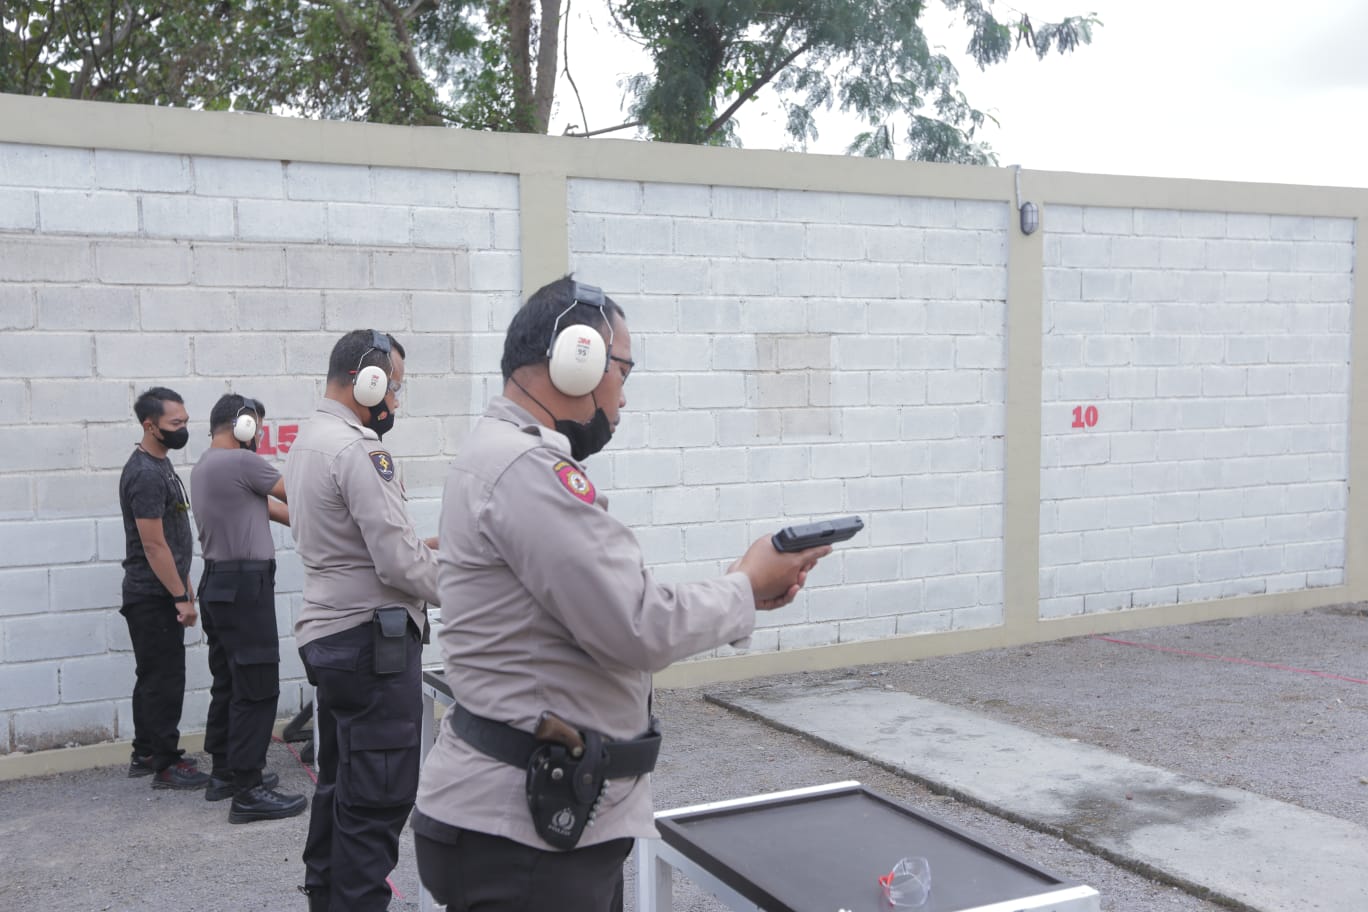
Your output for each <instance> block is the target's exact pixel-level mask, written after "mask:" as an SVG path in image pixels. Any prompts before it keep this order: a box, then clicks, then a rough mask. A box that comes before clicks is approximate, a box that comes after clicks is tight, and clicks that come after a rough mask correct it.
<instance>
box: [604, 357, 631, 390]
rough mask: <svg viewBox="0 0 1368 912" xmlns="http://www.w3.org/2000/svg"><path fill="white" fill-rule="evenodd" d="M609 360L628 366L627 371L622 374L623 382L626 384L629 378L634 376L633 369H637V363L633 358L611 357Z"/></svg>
mask: <svg viewBox="0 0 1368 912" xmlns="http://www.w3.org/2000/svg"><path fill="white" fill-rule="evenodd" d="M608 360H609V361H616V362H617V363H618V364H625V365H627V369H626V370H625V371H623V372H622V382H623V383H626V382H627V378H628V377H630V376H632V368H634V367H636V362H635V361H633V360H632V359H631V358H619V357H618V356H617V355H609V356H608Z"/></svg>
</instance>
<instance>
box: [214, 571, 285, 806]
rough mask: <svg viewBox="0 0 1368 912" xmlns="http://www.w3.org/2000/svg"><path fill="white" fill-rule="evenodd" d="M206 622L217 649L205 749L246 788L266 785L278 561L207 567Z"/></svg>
mask: <svg viewBox="0 0 1368 912" xmlns="http://www.w3.org/2000/svg"><path fill="white" fill-rule="evenodd" d="M199 597H200V615H201V618H200V619H201V621H202V622H203V623H204V636H205V640H206V642H207V643H208V645H209V673H210V674H211V675H213V684H212V686H211V687H210V690H209V715H208V718H207V719H206V720H205V725H204V749H205V751H207V752H208V753H209V754H210V755H211V756H212V757H213V758H214V773H215V775H218V776H223V777H226V775H227V774H228V773H229V772H230V771H231V773H232V777H233V779H234V782H235V783H236V785H237V787H238V788H239V789H248V788H251V787H253V786H255V785H257V784H259V783H260V782H261V769H262V767H264V766H265V765H266V752H267V750H268V749H269V748H270V746H271V730H272V727H273V726H274V725H275V718H276V708H277V706H276V704H277V703H278V701H279V698H280V639H279V635H278V634H277V632H276V615H275V561H273V560H258V561H206V562H205V566H204V575H203V576H202V577H201V578H200V585H199Z"/></svg>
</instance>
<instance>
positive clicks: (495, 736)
mask: <svg viewBox="0 0 1368 912" xmlns="http://www.w3.org/2000/svg"><path fill="white" fill-rule="evenodd" d="M450 719H451V730H452V731H454V732H455V733H456V736H457V737H458V738H460V739H461V740H462V741H464V742H466V743H467V744H469V745H470V746H471V747H473V748H475V749H476V750H478V751H479V752H480V753H482V754H484V755H486V756H488V757H493V758H494V759H495V760H498V761H500V762H501V763H507V764H508V765H509V766H516V767H517V768H518V769H524V770H525V769H527V765H528V762H529V761H530V760H531V758H532V752H533V751H534V750H536V749H537V747H538V745H540V744H542V743H544V742H541V741H538V740H537V739H536V738H534V737H532V735H531V734H529V733H528V732H525V731H522V730H520V729H516V728H514V727H513V726H511V725H506V724H505V723H503V722H495V721H494V720H493V719H486V718H484V717H483V716H477V715H475V714H474V713H472V712H470V711H469V710H468V709H466V708H465V707H464V706H462V705H461V704H459V703H455V704H453V705H452V707H451V715H450ZM603 750H604V755H605V760H606V764H607V773H606V774H605V775H604V777H603V778H605V779H626V778H629V777H632V776H644V775H646V774H647V773H649V772H650V771H651V770H653V769H655V765H656V757H657V756H659V754H660V730H659V728H658V727H657V724H656V720H655V719H654V718H652V719H651V730H650V731H648V732H647V733H646V734H644V735H642V736H641V737H640V738H633V739H632V740H631V741H609V740H608V739H607V738H606V737H605V738H604V745H603Z"/></svg>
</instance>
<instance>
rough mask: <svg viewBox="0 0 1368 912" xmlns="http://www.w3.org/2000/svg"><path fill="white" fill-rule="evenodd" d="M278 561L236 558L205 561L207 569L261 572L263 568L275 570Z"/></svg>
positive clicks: (232, 571)
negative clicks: (232, 559)
mask: <svg viewBox="0 0 1368 912" xmlns="http://www.w3.org/2000/svg"><path fill="white" fill-rule="evenodd" d="M275 565H276V562H275V561H273V560H234V561H214V560H211V561H205V562H204V569H205V570H217V571H219V572H220V573H261V572H262V571H263V570H274V569H275Z"/></svg>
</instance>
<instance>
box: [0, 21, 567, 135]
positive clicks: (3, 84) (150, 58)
mask: <svg viewBox="0 0 1368 912" xmlns="http://www.w3.org/2000/svg"><path fill="white" fill-rule="evenodd" d="M560 4H561V0H540V2H539V10H540V15H539V16H538V15H536V14H535V12H534V9H533V3H532V0H413V2H411V3H407V4H406V3H404V2H402V0H219V2H216V3H209V4H205V3H203V2H194V0H164V2H160V3H157V2H148V3H132V2H128V0H9V2H8V3H7V4H6V5H5V6H4V7H3V10H4V11H3V12H0V91H3V92H16V93H20V94H30V95H52V96H57V97H67V98H82V99H89V100H100V101H131V102H140V103H144V104H162V105H182V106H191V107H203V108H208V109H214V110H225V109H232V110H244V111H273V110H289V111H294V112H298V113H301V114H305V115H308V116H320V117H328V118H336V119H345V120H369V121H378V122H382V123H397V124H456V125H460V126H469V127H474V128H477V129H490V130H517V131H531V132H545V130H546V127H547V123H548V122H549V119H550V112H551V101H552V91H553V90H554V87H555V68H556V57H557V49H558V41H557V38H558V30H559V24H560ZM449 98H454V99H456V101H455V102H454V103H452V102H450V101H448V100H447V99H449Z"/></svg>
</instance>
